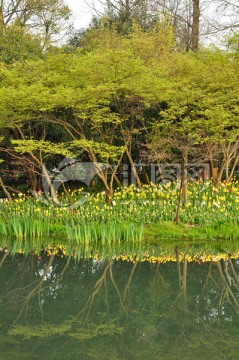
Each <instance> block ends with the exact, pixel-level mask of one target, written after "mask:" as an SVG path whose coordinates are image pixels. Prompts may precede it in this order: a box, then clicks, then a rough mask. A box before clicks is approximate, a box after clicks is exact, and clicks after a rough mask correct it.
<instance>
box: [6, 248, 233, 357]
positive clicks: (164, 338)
mask: <svg viewBox="0 0 239 360" xmlns="http://www.w3.org/2000/svg"><path fill="white" fill-rule="evenodd" d="M230 246H231V245H230ZM223 247H224V246H223V245H221V246H220V248H221V250H220V251H219V250H218V249H217V250H216V251H214V254H213V255H209V253H206V252H205V249H203V250H201V248H200V245H198V246H194V248H193V250H192V251H191V252H190V251H189V253H187V252H186V250H185V248H184V247H183V246H182V247H180V246H176V247H175V246H174V247H173V246H171V247H167V248H166V249H165V250H164V253H163V250H162V249H161V250H160V251H161V254H156V253H155V250H152V249H151V252H152V253H151V254H150V252H148V253H147V255H146V256H143V255H142V253H141V256H139V255H137V254H134V255H132V252H131V253H130V255H129V256H128V255H127V252H125V253H123V252H122V251H121V253H120V254H117V255H116V256H113V257H112V254H110V256H107V254H106V253H104V254H103V255H102V254H101V253H100V251H98V253H97V256H96V255H94V256H89V257H83V258H80V257H79V258H76V256H75V255H74V253H73V255H74V256H75V257H65V256H64V255H63V254H60V253H58V254H57V253H56V252H54V251H52V252H48V253H47V252H46V251H44V252H43V251H42V252H41V253H38V254H35V253H34V252H30V253H29V254H26V255H22V254H18V253H16V254H8V253H7V252H6V251H5V252H4V251H3V252H2V253H1V254H0V284H1V287H0V334H1V336H0V349H1V351H0V359H4V360H5V359H6V358H7V359H23V360H26V359H50V360H52V359H64V360H65V359H67V360H70V359H72V360H73V359H74V360H75V359H80V360H88V359H89V360H90V359H97V360H101V359H102V360H106V359H110V360H114V359H122V360H124V359H129V360H133V359H145V358H148V359H150V360H151V359H200V360H201V359H238V351H239V318H238V316H239V258H238V254H235V247H237V245H234V253H232V252H228V251H227V250H226V251H224V252H223V250H222V248H223ZM187 248H188V247H187ZM169 249H170V251H171V253H170V251H169ZM195 249H197V253H195V251H196V250H195ZM125 251H126V250H125ZM128 251H129V249H128ZM193 251H194V253H195V254H196V255H193ZM210 251H211V253H212V249H211V250H210ZM95 254H96V253H95Z"/></svg>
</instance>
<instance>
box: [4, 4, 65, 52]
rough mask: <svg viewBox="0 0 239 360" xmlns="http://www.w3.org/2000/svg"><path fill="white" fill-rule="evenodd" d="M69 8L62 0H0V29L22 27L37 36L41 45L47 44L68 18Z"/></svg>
mask: <svg viewBox="0 0 239 360" xmlns="http://www.w3.org/2000/svg"><path fill="white" fill-rule="evenodd" d="M69 16H70V9H69V7H68V6H67V5H66V4H65V3H64V1H63V0H41V1H36V0H17V1H15V0H2V1H1V4H0V29H1V31H4V30H6V29H7V28H9V27H10V26H12V25H15V26H17V27H24V28H26V29H28V30H31V31H32V32H33V33H35V34H37V35H38V36H39V35H41V39H42V43H43V46H44V47H46V46H47V45H49V42H50V40H51V37H52V35H54V34H56V33H59V31H60V30H61V28H62V26H63V23H64V22H65V21H67V20H69Z"/></svg>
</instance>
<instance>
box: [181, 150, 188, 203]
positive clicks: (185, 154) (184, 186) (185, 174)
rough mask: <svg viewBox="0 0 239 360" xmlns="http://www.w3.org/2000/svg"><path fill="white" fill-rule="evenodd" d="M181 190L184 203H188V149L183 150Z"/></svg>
mask: <svg viewBox="0 0 239 360" xmlns="http://www.w3.org/2000/svg"><path fill="white" fill-rule="evenodd" d="M182 191H183V198H184V205H187V203H188V150H187V149H186V150H184V151H183V168H182Z"/></svg>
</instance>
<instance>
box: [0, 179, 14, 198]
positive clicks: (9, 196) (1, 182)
mask: <svg viewBox="0 0 239 360" xmlns="http://www.w3.org/2000/svg"><path fill="white" fill-rule="evenodd" d="M0 186H1V187H2V189H3V191H4V193H5V195H6V197H7V199H8V201H9V202H10V203H11V202H12V197H11V195H10V194H9V192H8V191H7V188H6V186H5V185H4V183H3V181H2V178H1V176H0Z"/></svg>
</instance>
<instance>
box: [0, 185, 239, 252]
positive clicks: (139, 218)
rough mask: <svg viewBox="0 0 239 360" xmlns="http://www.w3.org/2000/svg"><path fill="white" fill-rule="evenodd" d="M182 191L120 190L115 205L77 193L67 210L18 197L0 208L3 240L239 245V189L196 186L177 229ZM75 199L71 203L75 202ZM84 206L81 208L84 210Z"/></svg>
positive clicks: (158, 187)
mask: <svg viewBox="0 0 239 360" xmlns="http://www.w3.org/2000/svg"><path fill="white" fill-rule="evenodd" d="M178 188H179V186H178V184H176V183H167V184H165V185H153V184H151V185H144V186H143V188H142V189H138V188H136V187H135V186H129V187H127V188H123V189H119V188H118V189H116V190H115V191H114V196H113V199H112V203H111V204H106V202H105V194H104V192H99V193H97V194H90V193H85V192H84V190H83V189H77V190H74V191H71V192H70V193H69V194H68V195H69V196H68V197H67V198H66V197H64V196H62V197H61V198H60V201H61V206H59V205H56V204H55V203H54V202H53V201H51V200H49V199H48V200H47V199H45V200H44V202H43V201H42V200H43V195H42V194H39V198H38V199H34V198H29V197H26V196H25V195H24V194H19V196H15V198H14V201H13V203H12V204H10V203H8V202H2V203H0V234H1V235H3V236H6V237H14V238H18V239H29V238H32V239H47V238H49V237H54V236H56V237H58V238H59V236H61V239H63V241H65V240H67V239H68V240H70V241H71V242H72V241H73V242H76V243H77V244H80V243H84V242H88V243H90V242H98V241H99V242H101V243H102V244H103V245H104V244H105V243H109V242H116V241H121V240H132V241H140V242H141V241H148V242H157V241H159V240H160V239H162V238H168V239H171V238H172V239H175V238H179V237H180V238H181V237H182V238H198V239H216V238H223V239H239V225H238V223H239V183H238V181H233V182H230V183H227V184H226V183H221V185H220V187H219V188H218V189H217V188H215V187H214V186H213V184H212V182H211V181H207V182H190V183H189V186H188V195H189V202H188V204H187V205H186V206H184V205H183V204H182V207H181V211H180V223H181V225H174V224H173V219H174V218H175V213H176V207H177V202H178V193H179V190H178ZM69 198H70V200H69ZM80 204H81V205H80Z"/></svg>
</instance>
